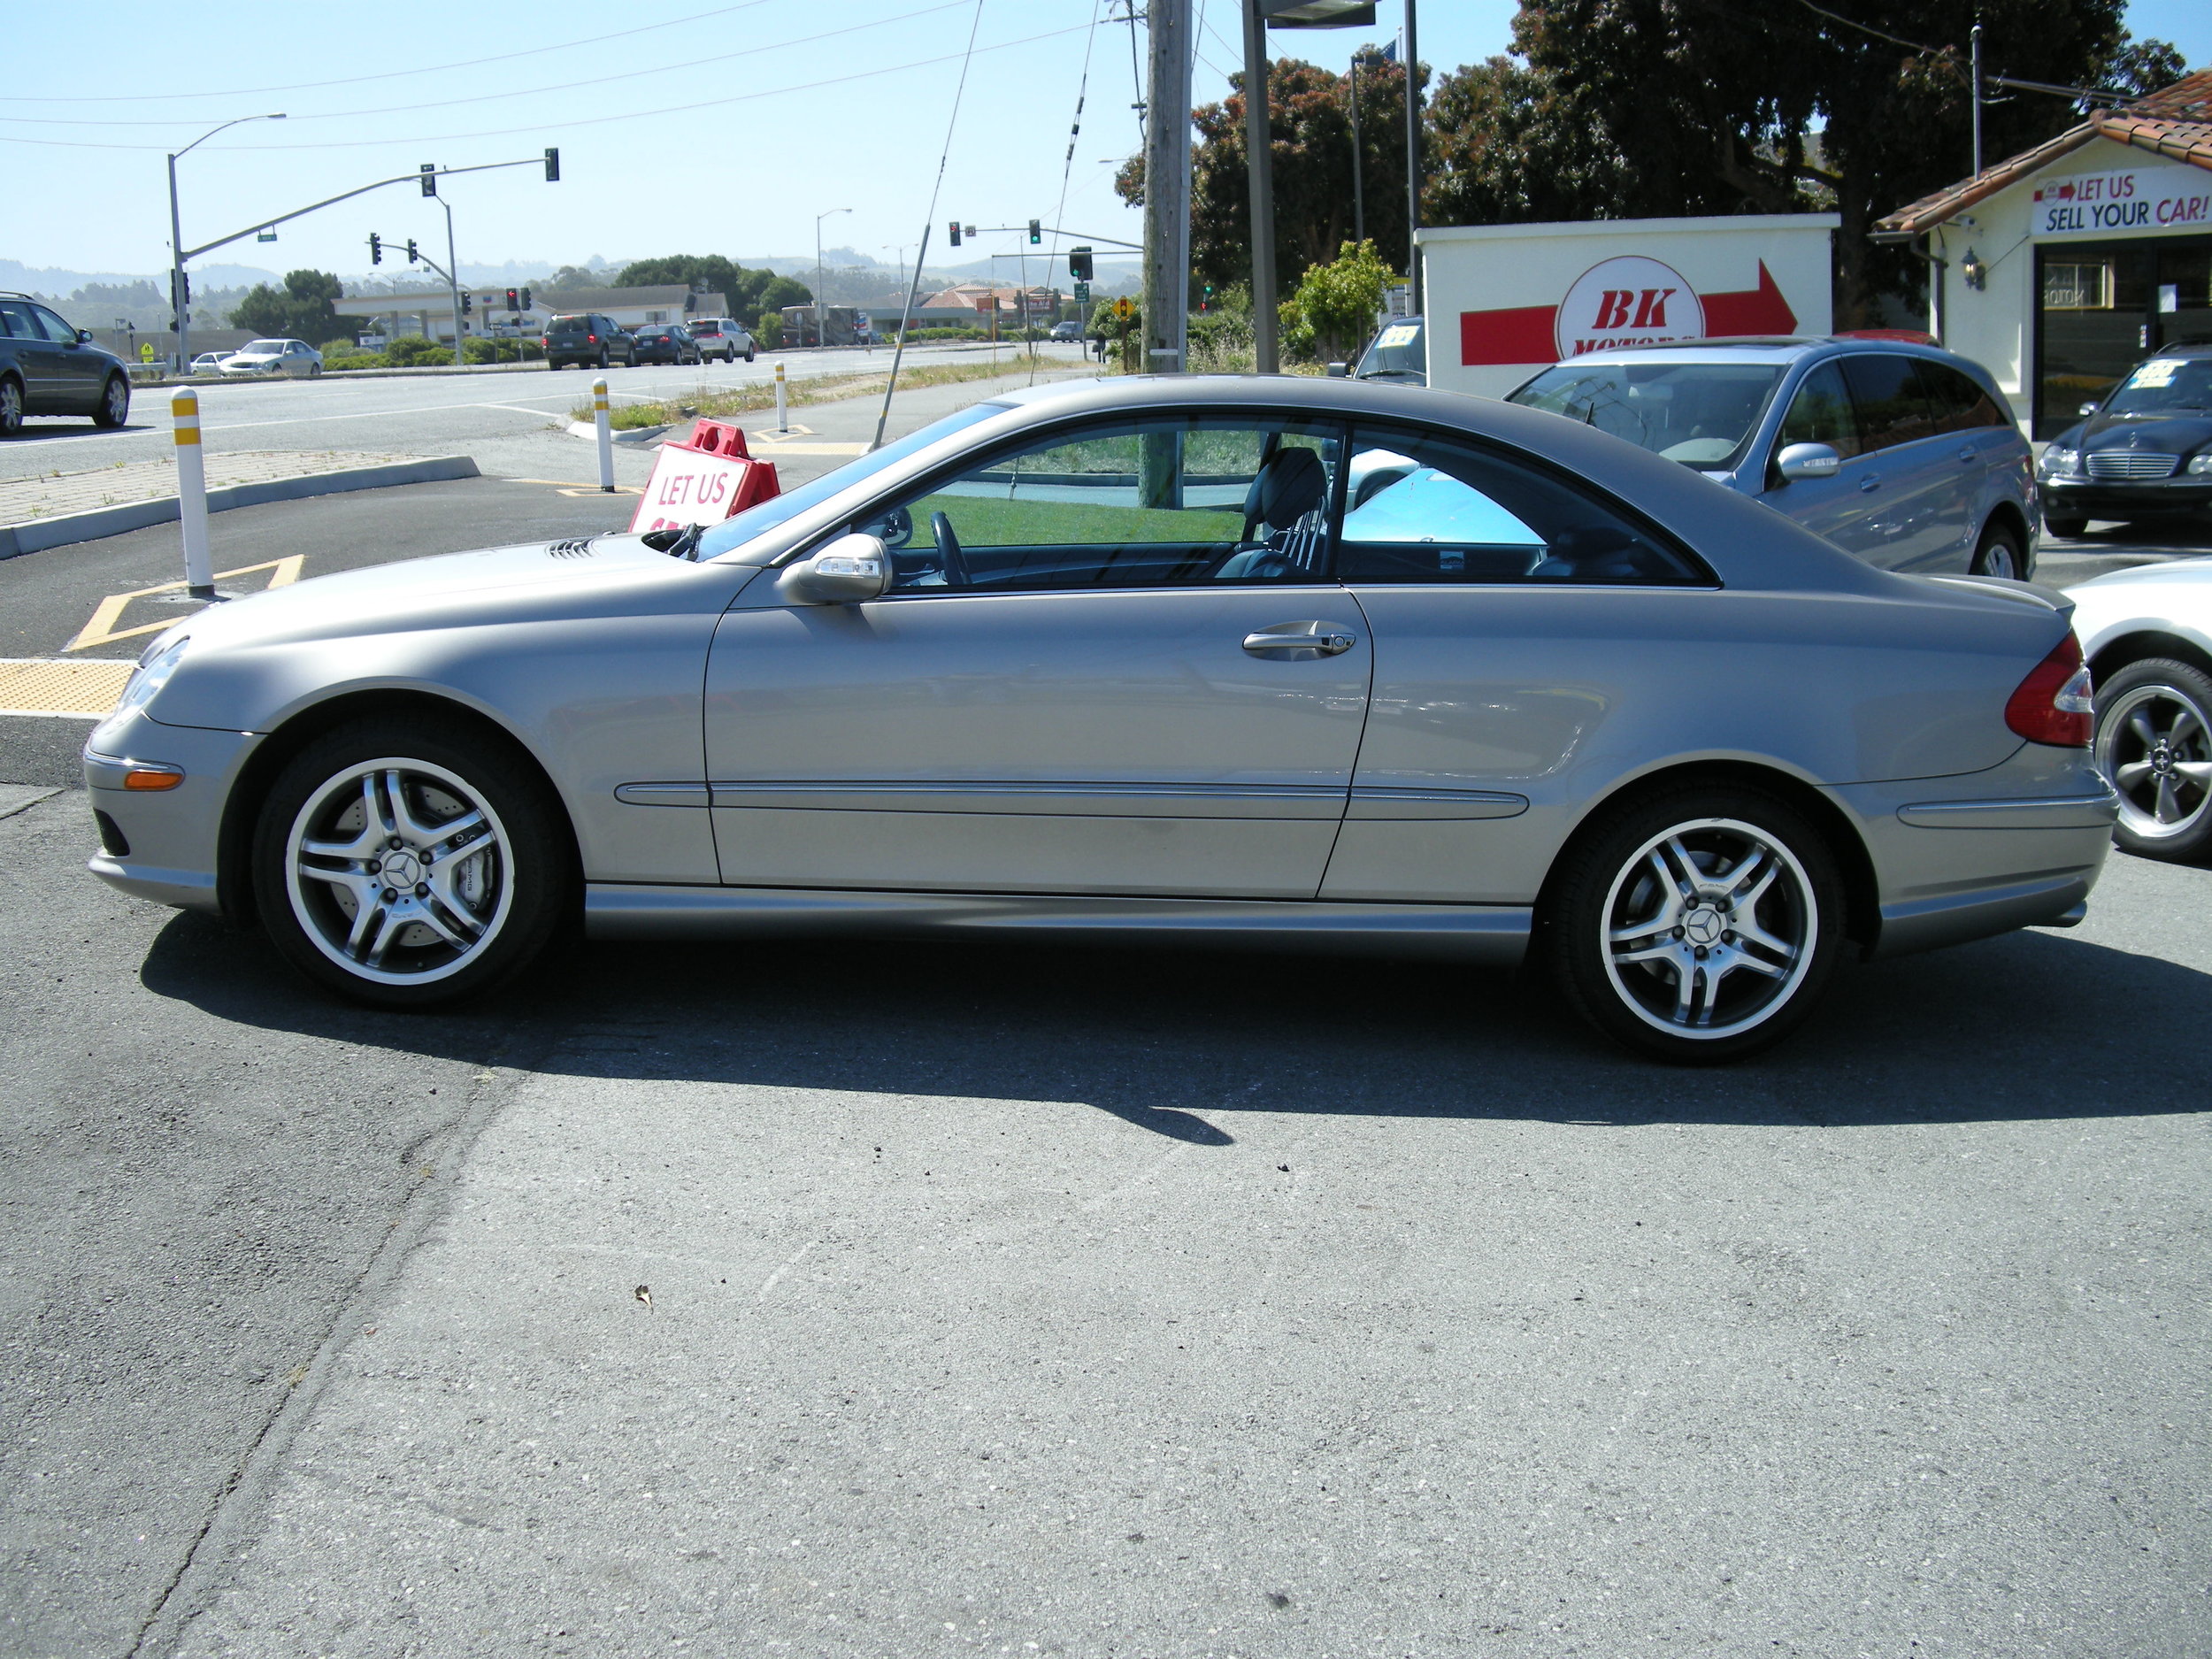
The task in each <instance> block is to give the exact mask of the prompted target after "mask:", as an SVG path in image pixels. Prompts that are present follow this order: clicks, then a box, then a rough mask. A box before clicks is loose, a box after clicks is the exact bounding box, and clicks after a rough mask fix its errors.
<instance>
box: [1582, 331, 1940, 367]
mask: <svg viewBox="0 0 2212 1659" xmlns="http://www.w3.org/2000/svg"><path fill="white" fill-rule="evenodd" d="M1864 352H1875V353H1880V354H1883V355H1886V356H1895V357H1926V358H1929V359H1930V360H1932V361H1933V362H1937V363H1949V364H1953V365H1970V363H1971V359H1970V358H1966V357H1961V356H1960V355H1959V354H1958V353H1957V352H1955V351H1947V350H1945V349H1943V348H1942V347H1941V346H1931V345H1924V344H1923V343H1921V342H1919V341H1916V340H1891V339H1884V338H1881V337H1879V336H1869V335H1864V334H1767V335H1757V334H1754V335H1743V336H1737V335H1731V336H1729V337H1728V338H1725V339H1707V340H1669V341H1664V342H1659V343H1657V344H1654V345H1647V346H1645V345H1620V346H1608V347H1606V348H1605V349H1603V350H1601V351H1586V352H1582V353H1579V354H1578V355H1577V356H1575V357H1563V358H1562V359H1560V362H1561V363H1715V362H1731V363H1766V364H1781V365H1786V364H1792V363H1805V362H1811V361H1815V360H1816V359H1819V358H1823V357H1844V356H1857V355H1859V354H1861V353H1864ZM1552 366H1553V367H1554V368H1557V367H1558V366H1560V365H1559V364H1554V365H1552Z"/></svg>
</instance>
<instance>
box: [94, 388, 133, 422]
mask: <svg viewBox="0 0 2212 1659" xmlns="http://www.w3.org/2000/svg"><path fill="white" fill-rule="evenodd" d="M130 418H131V383H130V382H129V381H128V380H125V379H124V378H123V377H122V376H121V375H119V374H111V375H109V376H108V383H107V384H106V385H105V386H104V387H103V388H101V390H100V406H99V408H97V409H96V410H94V411H92V424H93V425H94V426H103V427H105V428H106V429H107V430H108V431H110V432H112V431H114V430H115V429H116V428H117V427H118V426H121V425H122V424H123V423H124V422H125V421H127V420H128V419H130Z"/></svg>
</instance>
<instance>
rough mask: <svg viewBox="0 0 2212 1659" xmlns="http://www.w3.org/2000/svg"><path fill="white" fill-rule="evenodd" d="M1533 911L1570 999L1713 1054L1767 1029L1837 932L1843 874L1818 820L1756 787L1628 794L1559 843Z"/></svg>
mask: <svg viewBox="0 0 2212 1659" xmlns="http://www.w3.org/2000/svg"><path fill="white" fill-rule="evenodd" d="M1547 911H1548V914H1547V915H1546V916H1545V917H1544V918H1543V926H1544V930H1545V931H1544V941H1545V948H1546V950H1547V953H1548V956H1550V959H1551V967H1552V971H1553V972H1554V974H1555V976H1556V979H1557V981H1558V983H1559V985H1560V987H1561V988H1562V990H1563V992H1564V993H1565V994H1566V996H1567V999H1568V1001H1569V1002H1571V1003H1572V1004H1573V1006H1574V1007H1575V1008H1576V1010H1578V1012H1580V1013H1581V1014H1582V1016H1583V1017H1584V1018H1586V1019H1587V1020H1588V1021H1589V1022H1590V1023H1591V1024H1592V1025H1595V1026H1596V1027H1597V1028H1598V1029H1599V1030H1601V1031H1602V1032H1604V1033H1606V1034H1607V1035H1608V1036H1609V1037H1611V1038H1613V1039H1614V1040H1615V1041H1617V1042H1619V1043H1621V1044H1622V1045H1624V1047H1626V1048H1633V1049H1636V1050H1637V1051H1639V1052H1640V1053H1643V1054H1647V1055H1651V1056H1655V1058H1658V1059H1662V1060H1671V1061H1675V1062H1677V1063H1679V1064H1715V1063H1717V1062H1720V1061H1726V1060H1734V1059H1738V1058H1740V1057H1741V1056H1745V1055H1747V1054H1751V1053H1753V1052H1755V1051H1756V1050H1758V1049H1761V1048H1766V1047H1768V1046H1769V1045H1770V1044H1772V1043H1775V1042H1778V1041H1780V1040H1781V1039H1782V1038H1783V1037H1785V1036H1786V1035H1787V1034H1788V1033H1790V1032H1791V1031H1792V1030H1793V1029H1794V1028H1795V1027H1796V1026H1797V1025H1799V1024H1800V1023H1801V1021H1802V1020H1803V1019H1804V1018H1806V1016H1807V1015H1808V1014H1809V1013H1810V1012H1811V1011H1812V1009H1813V1006H1814V1004H1815V1003H1816V1002H1817V1001H1818V1000H1819V997H1820V995H1821V993H1822V991H1823V990H1824V988H1825V987H1826V985H1827V982H1828V979H1829V977H1830V975H1831V974H1832V972H1834V970H1835V963H1836V956H1837V952H1838V951H1839V949H1840V948H1841V945H1842V942H1843V914H1844V894H1843V881H1842V877H1841V875H1840V873H1839V870H1838V867H1837V864H1836V858H1835V855H1834V854H1833V852H1832V851H1831V850H1830V849H1829V847H1828V845H1827V843H1826V841H1824V840H1823V838H1822V837H1821V835H1820V833H1819V832H1817V831H1816V830H1815V829H1814V828H1813V827H1812V826H1811V825H1809V823H1807V822H1806V821H1805V819H1804V818H1802V817H1801V816H1800V815H1799V814H1798V813H1797V812H1796V811H1795V810H1793V809H1792V808H1791V807H1789V806H1788V805H1787V804H1786V803H1784V802H1782V801H1780V800H1778V799H1776V798H1775V797H1774V796H1771V795H1766V794H1764V793H1763V792H1761V791H1759V790H1756V789H1748V788H1740V787H1689V788H1684V789H1678V790H1673V791H1671V792H1669V793H1667V794H1665V795H1656V796H1654V797H1651V798H1649V799H1647V800H1645V801H1642V802H1639V803H1632V804H1631V805H1629V806H1627V807H1625V808H1623V809H1622V810H1619V811H1617V812H1616V813H1615V814H1614V815H1613V816H1612V817H1611V818H1609V819H1607V820H1605V821H1604V822H1603V823H1602V824H1601V826H1599V827H1598V828H1597V830H1596V832H1595V833H1594V834H1592V835H1590V836H1588V837H1587V838H1586V839H1584V840H1583V841H1581V842H1580V843H1579V844H1578V845H1577V846H1576V847H1575V848H1574V849H1572V850H1571V852H1570V853H1569V854H1568V862H1567V864H1565V865H1564V866H1563V868H1562V869H1561V870H1560V871H1559V872H1558V874H1557V876H1556V877H1555V880H1554V883H1553V887H1552V891H1551V893H1550V894H1549V895H1548V902H1547Z"/></svg>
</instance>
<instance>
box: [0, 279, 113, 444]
mask: <svg viewBox="0 0 2212 1659" xmlns="http://www.w3.org/2000/svg"><path fill="white" fill-rule="evenodd" d="M130 412H131V377H130V371H129V369H128V368H127V367H126V366H125V365H124V362H123V359H122V358H120V357H117V356H116V355H115V353H113V352H112V351H110V350H109V349H107V348H106V347H105V346H98V345H95V344H93V342H92V331H91V330H90V329H88V328H77V327H73V326H71V325H70V324H69V323H68V322H67V321H66V320H65V319H63V318H62V317H61V316H60V314H59V313H58V312H56V311H50V310H48V309H47V308H46V307H45V306H43V305H42V304H40V303H38V302H37V301H36V300H35V299H33V298H31V297H30V296H28V295H26V294H0V438H13V437H17V436H19V435H20V434H21V433H22V431H23V420H24V417H25V416H27V415H89V416H91V417H92V422H93V424H94V425H95V426H121V425H122V424H123V423H124V422H125V421H126V420H127V419H130Z"/></svg>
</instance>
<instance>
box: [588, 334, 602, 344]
mask: <svg viewBox="0 0 2212 1659" xmlns="http://www.w3.org/2000/svg"><path fill="white" fill-rule="evenodd" d="M584 338H585V339H586V340H588V341H589V342H591V343H592V344H593V345H597V344H598V343H599V336H598V335H597V334H586V335H585V336H584Z"/></svg>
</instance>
